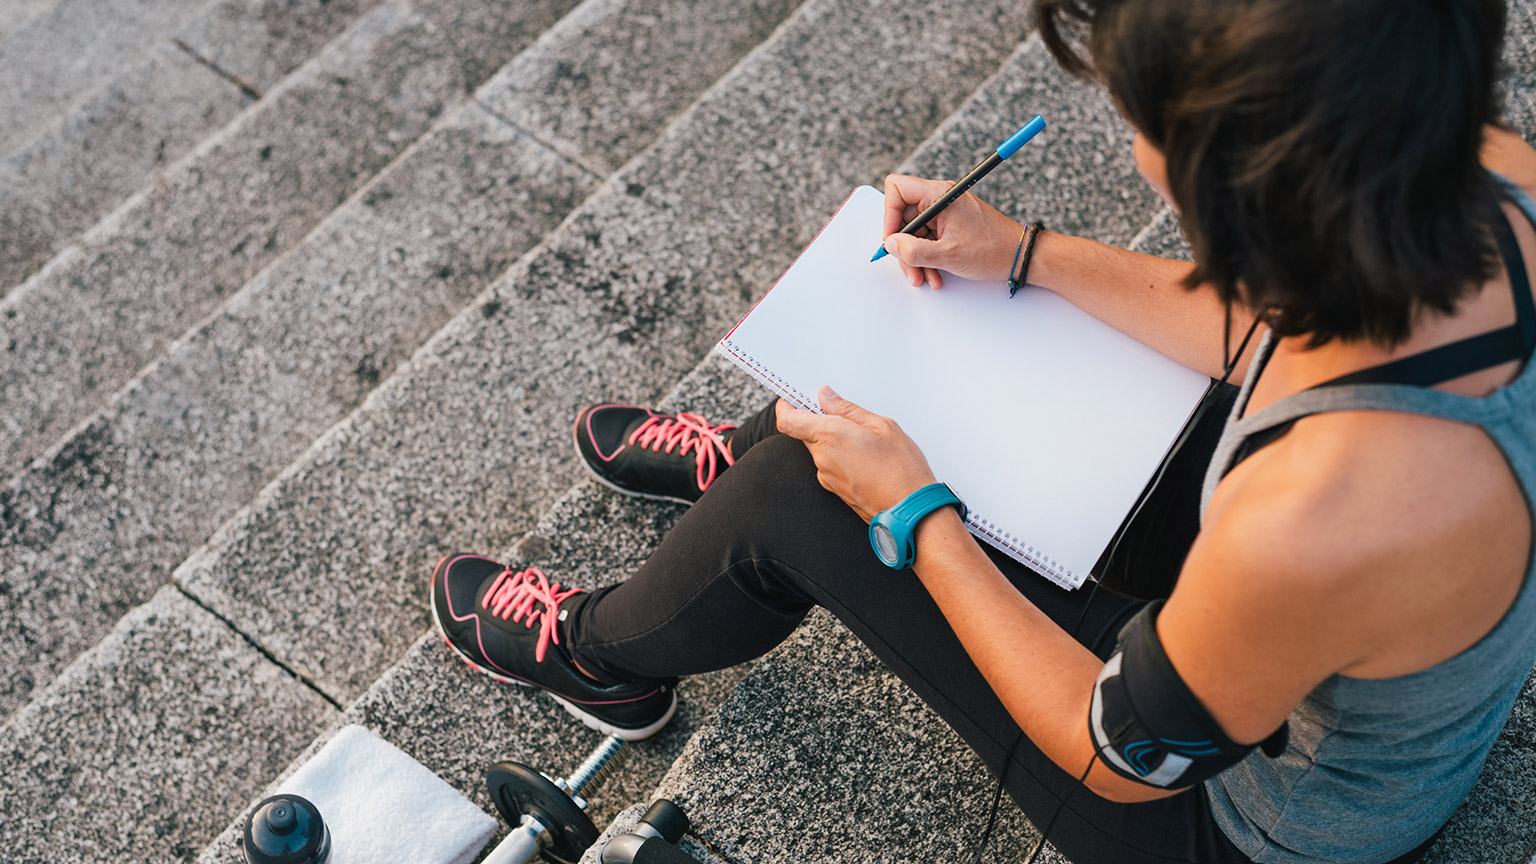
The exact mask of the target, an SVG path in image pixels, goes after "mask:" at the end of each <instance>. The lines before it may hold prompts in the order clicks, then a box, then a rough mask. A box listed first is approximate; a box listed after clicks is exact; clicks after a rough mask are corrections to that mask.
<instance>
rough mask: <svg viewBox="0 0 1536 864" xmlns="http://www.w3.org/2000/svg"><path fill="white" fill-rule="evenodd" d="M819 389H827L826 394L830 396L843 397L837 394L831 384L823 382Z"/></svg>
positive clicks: (834, 397)
mask: <svg viewBox="0 0 1536 864" xmlns="http://www.w3.org/2000/svg"><path fill="white" fill-rule="evenodd" d="M821 389H823V390H825V391H827V395H828V396H831V397H832V398H833V399H841V398H843V397H841V396H839V395H837V391H836V390H833V389H832V387H831V385H828V384H823V385H821Z"/></svg>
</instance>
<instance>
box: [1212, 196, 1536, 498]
mask: <svg viewBox="0 0 1536 864" xmlns="http://www.w3.org/2000/svg"><path fill="white" fill-rule="evenodd" d="M1520 212H1521V213H1522V214H1523V215H1524V216H1525V218H1526V221H1527V222H1529V223H1530V224H1531V226H1532V228H1536V219H1532V217H1531V214H1529V213H1526V212H1525V209H1524V208H1521V209H1520ZM1493 233H1494V238H1495V239H1496V240H1497V241H1498V244H1499V254H1500V255H1501V256H1503V258H1504V269H1505V270H1506V271H1507V272H1508V273H1509V286H1510V288H1511V290H1512V291H1513V293H1514V299H1515V323H1513V324H1511V325H1509V326H1508V327H1501V328H1499V329H1498V330H1494V331H1492V332H1489V333H1481V334H1479V335H1477V336H1469V337H1467V338H1466V339H1461V340H1458V341H1456V342H1452V343H1450V344H1449V345H1441V346H1440V347H1438V348H1431V349H1430V350H1428V351H1423V352H1420V353H1418V354H1413V355H1411V356H1408V357H1403V358H1401V359H1398V360H1393V361H1391V362H1389V363H1382V364H1381V365H1379V366H1372V367H1370V368H1368V369H1361V370H1360V371H1358V372H1351V373H1349V374H1347V375H1340V376H1339V377H1337V378H1333V379H1330V380H1328V381H1324V382H1323V383H1321V384H1318V385H1316V386H1315V387H1310V388H1308V389H1310V390H1319V389H1322V388H1324V387H1342V386H1345V385H1350V384H1406V385H1410V386H1414V387H1433V386H1435V385H1436V384H1443V383H1444V382H1446V381H1450V380H1453V379H1456V378H1460V377H1462V376H1463V375H1471V374H1472V373H1474V372H1481V371H1483V370H1484V369H1488V368H1491V367H1493V366H1498V365H1500V364H1502V363H1509V362H1512V361H1528V360H1529V359H1530V357H1531V355H1532V353H1533V352H1536V298H1533V297H1532V295H1531V282H1530V279H1529V278H1528V277H1527V276H1526V272H1525V256H1524V255H1521V254H1520V243H1519V241H1517V240H1516V239H1515V232H1514V229H1513V228H1511V227H1510V225H1509V223H1508V222H1507V221H1506V220H1504V219H1500V220H1498V221H1497V222H1496V223H1495V225H1494V228H1493ZM1266 359H1267V358H1266ZM1256 372H1258V373H1259V374H1262V372H1263V369H1262V368H1260V369H1258V370H1256ZM1301 419H1302V418H1301V417H1297V418H1295V419H1293V420H1287V421H1285V422H1284V423H1277V424H1276V425H1274V426H1271V427H1269V428H1267V429H1261V430H1259V431H1257V432H1254V433H1253V434H1251V435H1249V436H1248V437H1247V438H1245V439H1243V442H1242V443H1241V444H1240V445H1238V448H1237V452H1236V453H1235V454H1233V457H1232V461H1231V462H1230V463H1228V465H1227V469H1226V470H1227V471H1231V470H1232V469H1233V468H1236V467H1237V466H1238V464H1239V463H1241V462H1242V461H1243V460H1244V459H1247V458H1248V457H1249V456H1252V455H1253V454H1255V453H1257V452H1258V451H1260V450H1262V449H1263V448H1264V447H1265V446H1267V445H1269V444H1273V443H1274V442H1275V441H1278V440H1280V439H1281V438H1283V437H1285V433H1287V432H1289V431H1291V427H1292V426H1294V425H1296V421H1297V420H1301Z"/></svg>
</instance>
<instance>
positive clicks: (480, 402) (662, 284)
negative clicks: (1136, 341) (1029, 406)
mask: <svg viewBox="0 0 1536 864" xmlns="http://www.w3.org/2000/svg"><path fill="white" fill-rule="evenodd" d="M919 23H921V24H922V26H923V27H924V28H925V38H924V39H923V40H921V45H920V46H917V47H913V46H910V45H908V43H909V42H910V41H911V40H910V39H909V38H908V34H909V33H910V32H911V28H913V27H917V26H918V25H919ZM1024 27H1025V22H1024V12H1023V11H1022V10H1021V9H1019V8H1018V7H1017V4H1009V3H1002V2H995V3H994V2H989V3H960V2H953V0H952V2H949V3H947V4H946V6H945V8H943V9H942V10H937V12H936V10H935V9H932V8H929V9H925V10H922V11H921V12H918V11H916V10H913V9H911V8H909V7H905V6H903V5H902V4H900V3H896V2H894V0H892V2H888V3H887V2H883V0H882V2H879V3H876V4H875V7H874V8H873V9H862V8H861V9H860V10H851V9H848V8H846V7H845V4H840V3H837V2H834V0H813V2H811V3H808V4H807V5H805V6H802V7H801V8H800V9H799V10H797V12H796V13H795V15H793V16H792V17H791V18H790V19H789V21H788V22H786V23H785V24H784V25H783V26H781V27H780V28H779V29H778V30H777V31H776V33H775V34H774V36H773V38H772V39H771V40H769V41H768V42H767V43H765V44H764V45H763V46H761V47H760V48H759V49H757V50H756V51H754V52H753V53H752V54H750V55H749V56H748V57H747V58H746V59H745V60H744V61H743V62H742V63H741V64H739V65H738V66H736V68H735V69H734V70H732V72H731V73H730V75H728V76H727V77H726V78H725V79H723V80H722V81H721V82H720V83H719V84H717V85H716V86H715V87H713V88H712V89H711V90H710V91H709V92H708V93H706V94H705V95H704V96H703V97H702V99H701V100H700V101H699V102H698V103H697V104H696V105H695V106H694V107H693V108H692V109H691V110H690V111H689V112H688V113H687V114H686V115H684V116H683V117H682V118H680V119H679V121H677V122H675V123H673V124H672V125H671V126H670V127H669V128H668V129H667V131H666V133H665V134H664V135H663V136H662V137H661V138H660V139H659V140H658V142H657V143H656V144H655V145H654V146H653V147H652V149H650V150H649V151H647V152H646V153H645V154H643V155H642V156H641V157H637V159H635V160H633V161H632V162H631V163H630V164H629V165H628V166H627V167H626V168H625V169H624V170H623V171H622V172H621V173H620V174H619V175H617V176H616V177H615V178H614V179H612V180H610V181H609V182H608V183H607V184H606V185H605V186H604V188H603V189H602V190H600V191H599V193H598V194H596V195H594V197H593V198H592V199H589V200H588V202H587V203H586V204H584V205H583V206H582V208H581V209H580V210H578V211H577V212H576V213H574V214H573V215H572V216H571V217H570V218H569V219H568V220H567V221H566V222H565V224H564V225H563V226H562V227H561V229H560V230H559V231H557V232H556V233H555V234H554V235H552V236H551V237H550V238H549V239H548V240H546V242H545V243H544V244H542V245H541V246H540V247H539V248H538V249H537V250H535V251H534V252H533V253H531V254H530V255H529V256H527V257H525V259H524V260H523V261H522V262H520V263H519V265H518V266H516V267H515V268H513V270H511V271H510V272H509V273H508V274H507V276H505V277H504V278H502V279H500V280H498V282H497V283H496V284H495V285H493V286H492V287H491V289H489V290H488V291H487V292H486V294H485V295H482V297H481V298H480V299H479V300H478V301H477V304H476V305H475V307H474V308H471V309H468V310H466V311H465V312H464V313H462V314H461V315H460V316H459V317H458V318H456V319H455V320H454V321H453V322H452V323H450V324H449V325H448V326H447V327H446V328H444V330H443V331H442V332H440V333H439V334H438V336H437V337H435V338H434V339H433V340H432V341H431V342H430V343H428V345H427V346H425V347H424V348H423V349H422V350H421V351H420V352H418V353H417V355H416V356H415V357H414V358H413V359H412V360H411V361H410V363H409V364H407V365H406V366H405V367H404V368H403V369H402V370H401V371H400V372H399V373H398V374H397V375H396V376H395V377H394V378H393V379H391V380H390V381H388V382H386V383H385V384H384V385H383V386H381V387H380V389H379V390H377V391H375V392H374V394H373V395H372V396H370V398H369V399H368V400H367V402H365V403H364V405H363V406H362V408H360V409H359V410H358V411H357V412H356V413H355V414H353V415H352V416H351V417H349V418H348V419H347V420H346V421H344V422H343V423H341V424H338V425H337V426H336V427H335V428H333V429H332V430H331V431H330V432H329V433H327V435H326V436H325V437H324V438H322V439H321V440H320V441H318V442H317V443H316V445H315V446H314V447H313V448H312V449H311V450H310V451H309V452H308V453H307V454H306V455H305V457H304V459H303V460H302V461H300V462H298V463H296V464H295V465H293V466H292V467H291V468H290V469H289V470H287V471H285V472H284V474H283V475H282V476H281V477H279V478H278V480H276V481H275V482H274V483H272V484H271V485H270V486H268V487H267V489H265V490H264V491H263V493H262V494H261V496H260V497H259V498H258V499H257V500H256V501H255V502H254V503H253V504H252V505H251V506H250V507H249V508H247V509H246V510H244V511H242V512H241V513H240V514H239V515H238V516H237V517H236V518H234V519H233V520H231V522H230V523H228V524H226V525H225V526H224V527H223V528H221V529H220V531H219V533H218V534H217V535H215V537H214V538H213V539H212V540H211V541H210V542H209V544H208V545H207V547H205V549H203V550H201V551H200V552H199V553H198V554H196V555H194V556H193V558H191V559H189V560H188V561H187V562H186V563H185V564H184V565H183V566H182V567H181V568H180V569H179V570H178V572H177V574H176V578H177V579H178V581H179V582H180V583H181V584H183V585H185V586H186V587H187V589H188V590H189V591H190V592H192V593H193V594H194V595H195V596H197V597H199V598H200V599H202V600H203V601H204V602H206V603H208V604H210V607H211V608H215V609H218V610H220V614H224V615H226V616H228V617H229V618H230V620H231V621H233V622H235V623H236V626H237V627H239V628H240V629H241V631H242V632H245V633H247V634H249V635H251V636H252V637H253V638H255V639H256V640H257V641H258V642H259V643H260V644H262V645H263V646H265V647H266V648H267V650H269V651H271V652H272V653H273V654H274V656H277V657H280V658H282V659H283V662H285V663H289V664H291V665H292V666H293V668H295V669H298V670H302V674H303V675H305V676H306V677H308V678H309V679H311V680H314V681H315V682H317V684H318V685H319V686H320V687H321V688H322V689H323V690H324V691H325V692H327V693H329V694H331V695H332V697H333V698H335V699H336V700H337V701H339V702H343V703H345V702H348V701H350V700H351V699H353V698H355V697H356V696H358V695H359V694H361V693H362V692H363V691H364V690H366V688H367V687H368V685H369V684H370V683H371V682H373V681H374V680H375V679H377V677H378V676H379V674H380V673H381V672H382V671H383V670H384V669H385V668H387V667H388V666H389V665H390V664H391V663H392V662H393V661H394V660H395V659H396V658H398V657H399V656H400V655H401V654H402V653H403V652H404V651H405V650H406V649H407V648H409V647H410V645H411V642H412V640H414V639H415V637H416V634H419V633H420V632H422V631H423V630H424V629H425V628H426V625H427V618H426V607H425V599H426V595H425V592H424V591H423V589H422V582H423V580H424V578H425V575H426V574H427V572H428V570H429V568H430V567H431V565H432V562H433V561H435V560H436V558H437V556H438V555H440V554H442V552H443V551H445V550H447V549H450V548H464V549H497V548H501V547H503V546H505V545H506V544H507V543H508V542H510V540H511V539H512V538H513V537H515V536H517V534H518V533H520V532H521V531H525V530H527V529H528V528H529V527H531V525H532V524H533V522H534V520H535V519H536V518H537V516H538V514H539V513H541V512H542V511H544V510H545V509H547V508H548V506H549V505H550V504H551V503H552V502H553V501H554V500H555V499H556V498H557V497H558V495H559V494H560V493H561V492H562V491H563V490H565V489H567V488H569V486H570V483H571V480H572V479H573V478H574V477H575V476H576V471H577V470H578V469H577V468H576V466H575V464H574V463H573V461H572V458H571V451H570V444H569V438H568V437H567V436H568V434H569V433H568V431H567V430H568V428H569V423H570V422H571V417H573V416H574V414H575V410H576V408H577V407H578V406H579V405H581V404H584V403H589V402H591V401H593V400H596V399H601V398H622V399H634V400H641V401H650V400H652V399H655V398H657V396H659V395H660V394H661V393H663V392H664V388H665V387H666V385H667V383H668V382H674V381H677V380H678V379H679V378H680V377H681V376H682V375H683V373H685V372H686V371H688V369H690V368H691V367H692V366H693V365H694V364H695V362H696V359H697V357H698V356H700V355H701V354H702V353H703V352H704V350H705V349H706V348H707V347H708V345H709V344H710V342H712V341H713V339H714V338H715V336H716V335H717V334H718V333H720V332H723V330H724V328H725V327H726V326H727V325H728V324H729V323H731V322H732V321H734V320H735V319H736V318H737V317H739V315H740V314H741V313H742V312H743V311H745V309H746V307H747V305H748V303H749V302H750V300H751V299H752V297H753V296H755V295H756V294H757V293H759V292H760V291H761V290H762V289H763V288H765V287H766V286H767V285H769V284H771V282H772V279H773V277H774V276H775V275H777V273H778V272H779V271H781V270H782V269H783V268H784V267H785V266H787V264H788V262H789V261H790V260H792V259H793V257H794V254H795V253H796V251H797V250H798V249H799V248H800V247H801V246H802V245H803V244H804V243H805V242H806V241H807V240H808V239H809V238H810V237H811V236H812V235H813V234H814V232H815V230H816V228H817V226H818V225H819V224H820V223H821V222H822V221H823V220H824V219H825V214H827V213H829V212H831V210H832V209H833V208H834V207H835V206H836V204H837V203H838V202H839V201H841V200H842V199H843V198H844V197H845V196H846V195H847V194H848V190H849V189H850V188H851V187H852V186H854V185H855V184H857V183H859V182H867V181H869V180H873V179H875V178H876V177H878V176H880V175H881V174H883V173H884V172H885V170H887V169H888V168H890V167H893V166H894V165H895V164H896V163H897V161H898V160H899V159H901V158H902V157H903V156H904V155H905V154H906V153H907V152H910V150H911V149H912V147H914V146H915V145H916V144H917V143H918V142H919V141H920V140H921V138H922V137H923V136H924V135H925V134H926V130H930V129H932V128H934V127H935V126H936V125H937V124H938V123H939V122H940V121H941V120H942V119H943V118H944V117H946V116H948V115H949V114H950V113H951V112H952V111H953V110H954V108H955V107H956V106H957V105H958V104H959V103H960V101H961V100H962V99H963V98H964V97H965V96H966V95H967V94H968V93H969V92H971V91H972V90H973V89H974V87H975V86H976V84H978V83H979V82H980V81H981V80H982V79H983V78H984V77H985V76H986V75H987V74H989V73H990V72H992V71H994V70H995V69H996V68H997V64H998V63H999V62H1001V60H1002V59H1003V57H1004V56H1006V53H1007V51H1008V50H1010V49H1011V48H1012V47H1013V45H1014V44H1016V43H1015V42H1014V39H1013V38H1010V37H1009V36H1008V35H1007V34H1010V33H1011V34H1018V33H1020V32H1021V31H1022V30H1023V29H1024ZM898 50H901V51H906V52H908V56H905V57H903V58H902V60H901V62H897V61H896V60H895V59H894V58H895V57H896V55H897V53H898ZM918 84H921V85H922V86H921V87H918V86H917V85H918ZM790 130H793V134H790ZM1010 131H1011V130H1010ZM774 135H778V136H780V137H778V138H774V137H773V136H774ZM765 141H767V143H766V144H765V143H764V142H765ZM343 634H344V635H343Z"/></svg>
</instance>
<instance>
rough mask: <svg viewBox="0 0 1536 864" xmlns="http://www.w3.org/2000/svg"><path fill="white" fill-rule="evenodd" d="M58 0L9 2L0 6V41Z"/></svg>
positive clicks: (17, 0)
mask: <svg viewBox="0 0 1536 864" xmlns="http://www.w3.org/2000/svg"><path fill="white" fill-rule="evenodd" d="M57 2H58V0H9V2H7V3H6V4H5V5H3V6H0V39H4V38H5V37H7V36H9V35H11V34H12V33H14V32H16V31H17V30H20V29H21V28H23V27H25V26H27V24H28V23H30V22H31V21H32V19H34V18H36V17H37V16H39V15H41V14H43V13H44V12H46V11H48V8H49V7H50V6H52V5H53V4H54V3H57Z"/></svg>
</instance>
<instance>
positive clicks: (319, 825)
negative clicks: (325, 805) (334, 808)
mask: <svg viewBox="0 0 1536 864" xmlns="http://www.w3.org/2000/svg"><path fill="white" fill-rule="evenodd" d="M243 848H244V850H245V860H246V862H247V864H324V861H325V860H326V859H327V858H329V857H330V854H331V832H330V831H329V830H328V829H327V828H326V827H325V821H324V820H323V819H321V818H320V811H319V810H318V809H316V808H315V805H313V804H311V803H309V801H307V800H305V799H304V798H301V797H299V796H298V795H274V796H272V797H271V798H266V799H263V800H262V801H261V803H259V804H257V805H256V810H255V812H253V813H251V818H250V819H249V820H247V821H246V823H245V837H244V839H243Z"/></svg>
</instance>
